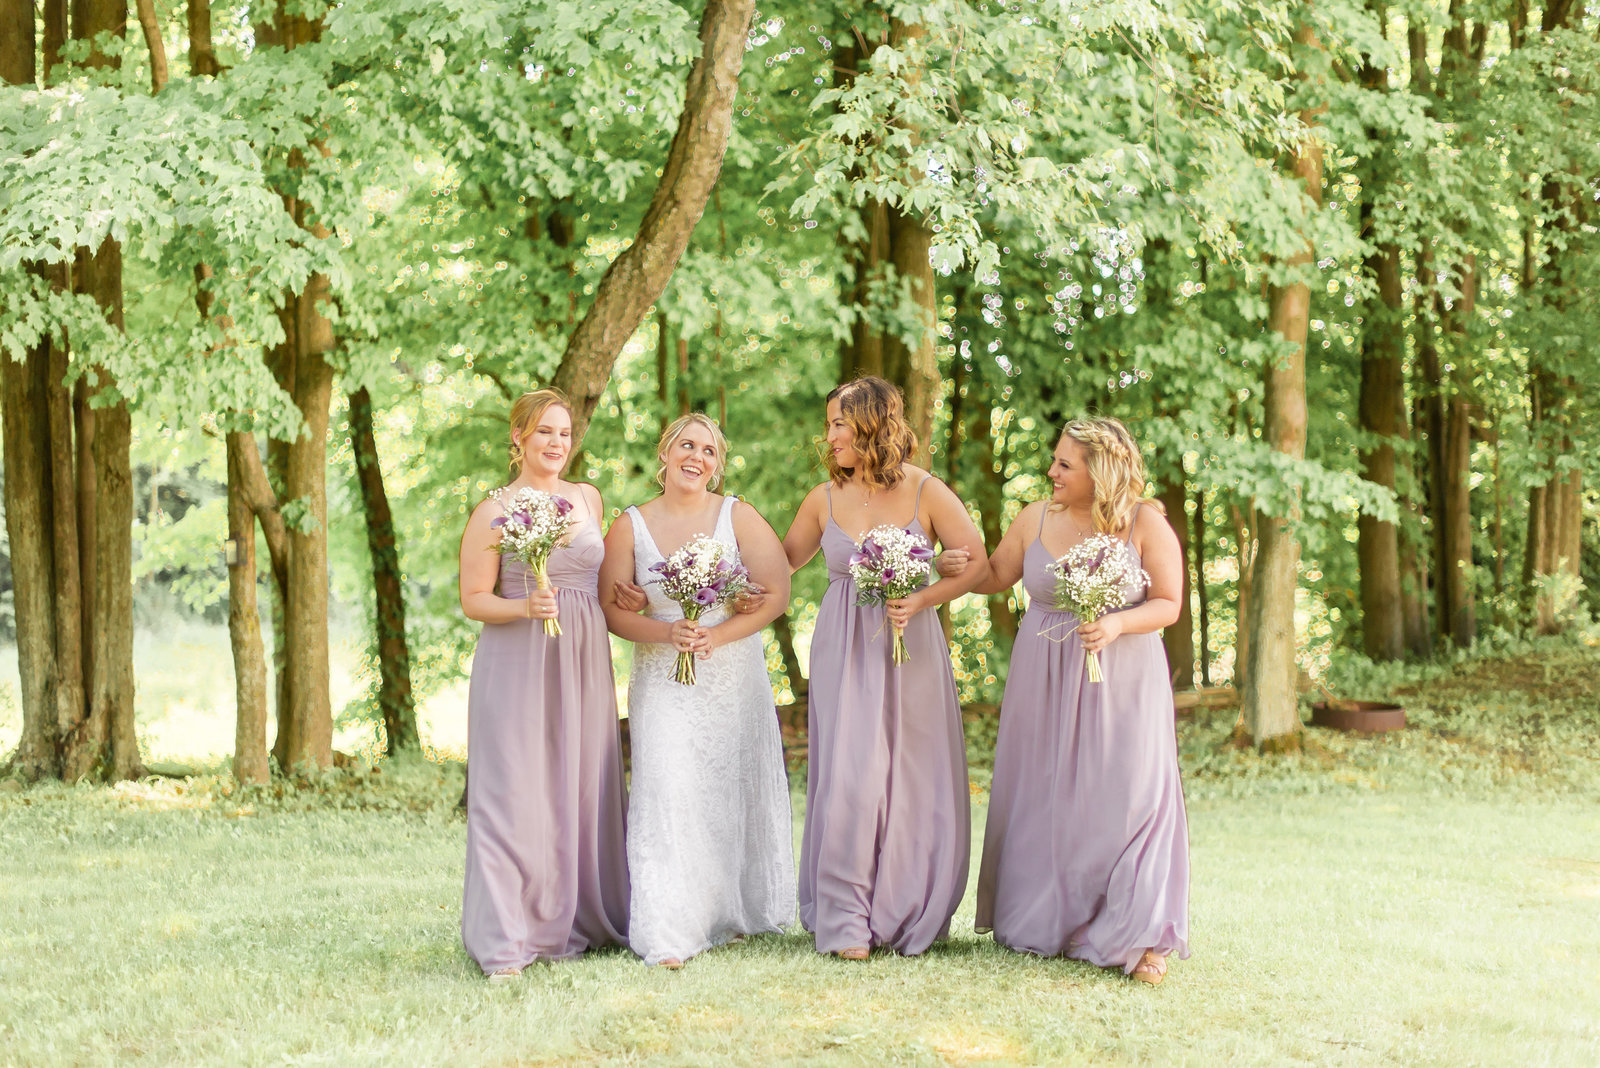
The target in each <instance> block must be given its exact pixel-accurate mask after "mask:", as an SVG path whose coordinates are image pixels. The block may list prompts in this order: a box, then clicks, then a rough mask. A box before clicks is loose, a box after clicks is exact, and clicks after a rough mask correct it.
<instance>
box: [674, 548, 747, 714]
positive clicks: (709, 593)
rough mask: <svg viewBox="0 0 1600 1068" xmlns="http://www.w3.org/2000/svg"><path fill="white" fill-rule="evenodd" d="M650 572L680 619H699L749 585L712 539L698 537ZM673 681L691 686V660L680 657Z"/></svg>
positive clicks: (738, 566) (740, 568)
mask: <svg viewBox="0 0 1600 1068" xmlns="http://www.w3.org/2000/svg"><path fill="white" fill-rule="evenodd" d="M650 570H651V571H652V572H654V573H655V574H657V575H659V576H660V577H659V578H656V579H652V580H651V581H653V582H656V583H659V584H660V586H661V591H662V592H663V593H665V594H666V595H667V596H668V597H670V598H671V599H672V600H673V601H676V602H677V604H678V607H679V608H682V609H683V618H685V619H690V620H695V619H699V618H700V617H701V616H702V615H704V614H705V613H706V612H709V611H712V610H713V609H715V608H718V607H720V606H722V605H725V604H727V603H728V602H729V601H731V600H733V599H734V598H735V597H737V596H738V595H739V594H740V593H741V592H743V590H744V589H745V588H746V587H747V586H748V585H749V584H750V572H748V571H746V570H745V568H744V565H742V564H740V563H738V562H737V560H735V559H733V558H732V557H731V556H730V555H729V549H728V547H727V546H726V545H724V544H722V542H720V541H717V540H715V539H714V538H707V537H699V538H695V539H694V540H692V541H690V542H689V543H688V544H687V545H685V546H683V547H682V548H681V549H679V550H678V551H677V552H675V553H673V554H672V555H671V556H669V557H667V558H666V559H665V560H663V561H661V562H660V563H658V564H653V565H651V567H650ZM672 678H673V681H675V682H678V683H681V684H682V685H685V686H692V685H694V656H693V654H691V653H679V654H678V659H677V662H676V665H675V666H674V668H673V673H672Z"/></svg>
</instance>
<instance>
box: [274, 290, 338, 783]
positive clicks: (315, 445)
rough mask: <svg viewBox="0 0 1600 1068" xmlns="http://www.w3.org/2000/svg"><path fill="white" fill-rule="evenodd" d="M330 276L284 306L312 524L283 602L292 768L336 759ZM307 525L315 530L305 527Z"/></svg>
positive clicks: (294, 545)
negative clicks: (331, 667) (331, 663)
mask: <svg viewBox="0 0 1600 1068" xmlns="http://www.w3.org/2000/svg"><path fill="white" fill-rule="evenodd" d="M327 295H328V280H327V278H326V277H324V276H322V275H313V276H312V278H311V280H310V281H309V282H307V283H306V287H305V291H304V292H302V293H300V294H298V295H291V296H289V297H288V305H287V307H286V308H285V311H286V312H287V313H289V314H288V316H286V317H287V318H292V319H293V325H294V329H293V330H292V331H291V332H289V336H288V339H287V340H286V341H285V345H291V346H293V361H292V363H293V368H294V372H293V377H292V379H291V381H292V382H293V384H294V388H293V389H292V391H291V392H290V396H292V397H293V398H294V402H295V405H296V406H297V407H298V408H299V409H300V415H301V417H302V418H303V419H304V420H305V429H304V431H303V432H302V434H301V435H300V437H298V438H296V439H295V440H294V441H291V442H289V443H288V447H287V449H286V450H285V451H286V457H285V472H284V492H283V500H284V501H285V502H288V501H294V502H298V503H299V505H300V506H301V508H302V510H303V513H304V515H305V516H306V517H308V520H309V521H308V522H302V523H301V524H298V525H294V526H290V527H289V531H288V549H289V552H288V557H289V559H288V589H287V596H286V597H285V599H284V621H283V643H284V675H283V678H284V688H285V690H286V691H287V695H286V696H287V704H280V717H282V713H283V712H287V717H286V720H285V718H280V720H279V723H278V737H277V740H276V742H275V744H274V747H273V752H274V755H276V756H277V758H278V766H279V767H281V768H282V769H284V770H285V771H292V770H293V769H295V768H296V767H298V766H300V765H302V764H310V765H312V766H314V767H318V768H325V767H328V766H329V765H330V764H332V762H333V710H332V705H331V702H330V699H329V694H328V528H327V516H328V505H327V466H328V461H327V436H328V407H329V404H330V403H331V401H332V399H333V368H332V367H330V366H329V365H328V361H327V358H326V353H327V352H328V350H329V349H330V348H331V347H332V344H333V327H332V324H331V323H330V322H329V321H328V318H327V316H326V315H325V314H324V313H323V312H322V311H321V309H320V307H319V305H320V303H321V302H322V301H324V300H326V299H327ZM307 527H309V529H307Z"/></svg>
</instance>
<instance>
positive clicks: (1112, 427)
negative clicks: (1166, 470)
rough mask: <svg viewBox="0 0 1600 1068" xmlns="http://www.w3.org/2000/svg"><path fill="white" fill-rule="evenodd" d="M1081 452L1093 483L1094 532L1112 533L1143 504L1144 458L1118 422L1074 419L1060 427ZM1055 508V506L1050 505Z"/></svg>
mask: <svg viewBox="0 0 1600 1068" xmlns="http://www.w3.org/2000/svg"><path fill="white" fill-rule="evenodd" d="M1061 436H1062V437H1063V438H1071V439H1072V440H1073V441H1075V442H1077V443H1078V445H1079V446H1080V447H1081V448H1082V449H1083V455H1084V466H1085V467H1087V468H1088V469H1089V480H1090V481H1091V482H1093V483H1094V505H1093V506H1092V507H1091V508H1090V515H1091V517H1092V519H1093V522H1094V529H1095V530H1096V531H1097V532H1100V533H1104V534H1114V533H1117V532H1118V531H1121V530H1124V529H1126V528H1127V526H1128V524H1129V523H1131V522H1132V521H1133V513H1134V509H1136V508H1138V506H1139V505H1140V504H1142V503H1145V498H1144V486H1145V470H1144V457H1143V456H1141V455H1140V454H1139V444H1138V442H1136V441H1134V440H1133V435H1132V434H1130V433H1128V428H1127V427H1125V426H1123V425H1122V420H1120V419H1109V418H1105V419H1074V420H1072V422H1070V423H1068V424H1067V425H1066V426H1064V427H1062V428H1061ZM1052 507H1055V506H1052Z"/></svg>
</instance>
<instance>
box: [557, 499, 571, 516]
mask: <svg viewBox="0 0 1600 1068" xmlns="http://www.w3.org/2000/svg"><path fill="white" fill-rule="evenodd" d="M555 502H556V515H560V516H564V515H566V514H567V513H568V512H570V511H572V502H571V501H569V500H567V499H566V498H565V497H557V498H555Z"/></svg>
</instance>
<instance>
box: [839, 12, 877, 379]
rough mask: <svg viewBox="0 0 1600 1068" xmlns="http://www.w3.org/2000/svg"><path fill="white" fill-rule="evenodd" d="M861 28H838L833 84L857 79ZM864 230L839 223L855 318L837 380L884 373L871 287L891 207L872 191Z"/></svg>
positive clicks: (862, 214) (856, 172)
mask: <svg viewBox="0 0 1600 1068" xmlns="http://www.w3.org/2000/svg"><path fill="white" fill-rule="evenodd" d="M858 33H859V30H858V29H857V28H856V27H855V26H854V25H850V26H847V27H845V29H844V31H843V32H842V33H841V34H840V38H841V40H840V43H839V47H838V48H837V49H835V52H834V61H833V84H834V86H835V87H837V88H840V89H848V88H849V87H850V86H851V85H852V84H853V83H854V82H855V78H856V74H857V72H858V68H859V66H860V63H861V60H862V49H861V44H860V42H858V40H857V35H858ZM850 177H851V179H852V180H859V179H860V177H861V170H860V168H858V167H857V168H852V169H851V172H850ZM858 217H859V219H860V225H861V234H860V235H859V236H857V237H851V236H849V235H848V231H847V230H843V229H841V231H840V233H839V243H840V245H841V246H842V258H843V261H844V265H845V270H846V271H847V272H848V276H849V282H848V290H849V296H848V299H847V306H848V307H849V308H850V309H851V312H852V316H853V318H852V319H851V323H850V336H849V337H848V338H846V339H844V340H843V341H841V342H840V344H839V382H840V383H841V384H843V383H845V382H849V381H851V380H853V379H855V378H857V377H860V376H862V375H878V376H880V377H882V375H883V374H884V363H883V334H882V333H881V332H880V331H879V329H878V326H877V322H876V315H875V314H874V313H875V310H876V309H875V304H874V301H873V296H872V289H873V286H874V284H875V283H876V282H878V281H880V280H881V278H882V275H883V265H884V264H885V263H888V262H889V209H888V206H887V205H885V204H884V202H883V201H882V200H879V199H878V198H877V197H870V198H868V199H867V201H866V202H865V203H863V204H862V205H861V207H860V209H859V210H858Z"/></svg>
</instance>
